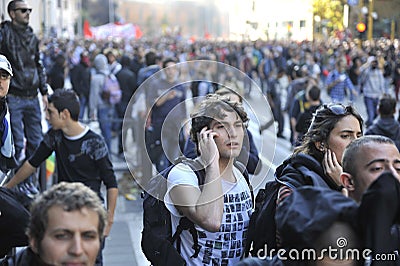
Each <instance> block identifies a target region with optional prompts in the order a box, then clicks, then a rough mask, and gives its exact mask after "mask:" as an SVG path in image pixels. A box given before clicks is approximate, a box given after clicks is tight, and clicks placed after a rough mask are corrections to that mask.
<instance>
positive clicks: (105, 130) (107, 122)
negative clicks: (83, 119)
mask: <svg viewBox="0 0 400 266" xmlns="http://www.w3.org/2000/svg"><path fill="white" fill-rule="evenodd" d="M97 118H98V120H99V126H100V130H101V135H102V136H103V138H104V140H105V142H106V144H107V148H108V150H109V151H110V152H111V139H112V135H111V131H112V122H113V119H114V107H106V108H99V109H98V113H97Z"/></svg>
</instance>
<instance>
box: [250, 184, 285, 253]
mask: <svg viewBox="0 0 400 266" xmlns="http://www.w3.org/2000/svg"><path fill="white" fill-rule="evenodd" d="M280 186H281V184H279V183H278V182H277V181H276V180H272V181H269V182H267V183H266V184H265V187H264V188H263V189H260V190H259V191H258V193H257V196H256V200H255V211H254V212H253V214H252V215H251V218H250V224H249V231H248V232H247V236H248V237H247V241H246V246H245V251H244V255H245V256H246V257H247V256H248V255H249V253H251V255H252V256H253V257H257V256H258V257H262V256H264V255H269V254H264V253H263V251H265V250H272V249H275V250H276V248H277V245H276V224H275V211H276V201H277V199H278V191H279V187H280ZM265 247H267V248H265ZM250 249H251V251H250ZM260 250H262V252H260V254H257V253H259V251H260Z"/></svg>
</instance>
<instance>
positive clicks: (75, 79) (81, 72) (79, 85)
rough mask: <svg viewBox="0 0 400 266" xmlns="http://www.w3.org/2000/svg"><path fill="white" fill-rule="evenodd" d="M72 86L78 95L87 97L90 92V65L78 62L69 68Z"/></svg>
mask: <svg viewBox="0 0 400 266" xmlns="http://www.w3.org/2000/svg"><path fill="white" fill-rule="evenodd" d="M70 77H71V83H72V88H73V90H74V91H75V92H76V94H78V96H81V95H83V96H85V97H87V98H89V93H90V77H91V74H90V67H89V66H87V65H86V64H85V63H83V62H80V63H79V64H77V65H76V66H74V67H73V68H72V69H71V72H70Z"/></svg>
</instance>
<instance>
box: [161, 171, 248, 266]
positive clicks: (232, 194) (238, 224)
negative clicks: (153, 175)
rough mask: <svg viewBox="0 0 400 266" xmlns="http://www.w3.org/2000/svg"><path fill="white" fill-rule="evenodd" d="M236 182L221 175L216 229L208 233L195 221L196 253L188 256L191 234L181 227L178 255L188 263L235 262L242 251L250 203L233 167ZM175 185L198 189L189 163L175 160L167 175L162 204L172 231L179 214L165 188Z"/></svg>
mask: <svg viewBox="0 0 400 266" xmlns="http://www.w3.org/2000/svg"><path fill="white" fill-rule="evenodd" d="M234 175H235V177H236V180H237V181H236V182H235V183H231V182H228V181H225V180H223V179H222V189H223V192H224V214H223V218H222V224H221V228H220V230H219V232H216V233H211V232H208V231H205V230H204V229H203V228H201V227H199V226H197V225H195V227H196V229H197V232H198V236H199V238H198V240H199V245H200V246H201V249H200V253H199V256H198V257H197V258H190V257H191V256H192V255H193V253H194V249H192V246H193V238H192V236H191V235H190V233H189V232H188V231H187V230H185V231H183V232H182V234H181V236H180V237H181V240H182V242H181V255H182V257H183V258H186V261H187V264H188V265H194V266H198V265H235V264H236V263H237V262H238V261H239V260H240V257H241V256H242V254H243V251H244V247H245V240H246V238H247V230H248V227H249V220H250V216H251V213H252V209H253V205H252V199H251V193H250V189H249V186H248V185H247V182H246V180H245V178H244V177H243V175H242V174H241V173H240V171H239V170H238V169H236V168H234ZM177 185H190V186H193V187H196V188H198V189H200V188H199V186H198V180H197V177H196V174H195V173H194V172H193V171H192V170H191V169H190V167H189V166H187V165H184V164H178V165H177V166H176V167H174V168H173V169H172V170H171V172H170V173H169V176H168V190H167V193H166V194H165V198H164V200H165V204H166V206H167V208H168V210H169V211H170V212H171V222H172V234H174V233H175V231H176V227H177V226H178V224H179V220H180V218H181V217H182V215H180V214H179V212H178V210H177V209H176V208H175V206H174V205H173V204H172V203H171V198H170V196H169V192H170V191H171V189H172V188H173V187H175V186H177Z"/></svg>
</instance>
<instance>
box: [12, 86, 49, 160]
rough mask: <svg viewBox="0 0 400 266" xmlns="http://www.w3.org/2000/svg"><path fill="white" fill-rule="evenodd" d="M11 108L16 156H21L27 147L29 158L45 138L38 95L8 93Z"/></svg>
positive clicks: (18, 157) (26, 152) (27, 156)
mask: <svg viewBox="0 0 400 266" xmlns="http://www.w3.org/2000/svg"><path fill="white" fill-rule="evenodd" d="M7 102H8V108H9V110H10V119H11V130H12V134H13V137H14V145H15V158H16V159H17V160H19V159H20V158H21V154H22V151H23V149H24V147H25V145H24V137H25V138H26V150H25V158H29V157H30V156H31V155H32V154H33V152H34V151H35V150H36V148H37V147H38V146H39V144H40V142H41V141H42V138H43V132H42V112H41V110H40V104H39V99H38V98H37V97H35V98H32V99H28V98H22V97H18V96H14V95H11V94H9V95H7Z"/></svg>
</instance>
